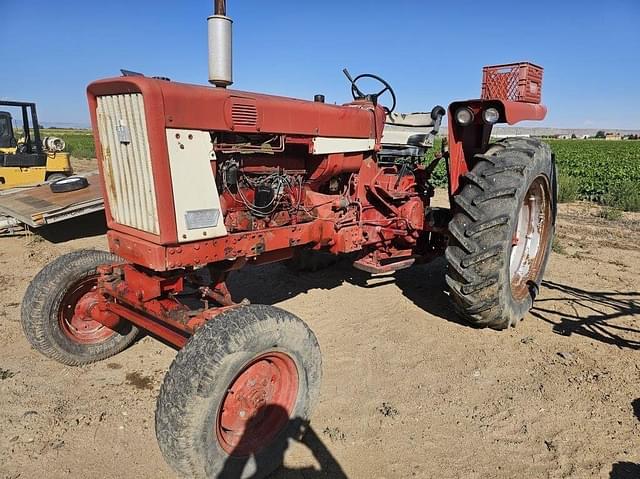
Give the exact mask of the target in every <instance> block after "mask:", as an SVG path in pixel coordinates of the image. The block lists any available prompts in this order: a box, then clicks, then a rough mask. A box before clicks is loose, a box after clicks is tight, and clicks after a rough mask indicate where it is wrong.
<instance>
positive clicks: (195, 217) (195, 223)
mask: <svg viewBox="0 0 640 479" xmlns="http://www.w3.org/2000/svg"><path fill="white" fill-rule="evenodd" d="M219 218H220V210H218V209H216V208H211V209H207V210H190V211H187V212H185V214H184V220H185V223H186V224H187V229H190V230H195V229H198V228H212V227H214V226H217V225H218V219H219Z"/></svg>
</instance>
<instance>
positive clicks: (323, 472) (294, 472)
mask: <svg viewBox="0 0 640 479" xmlns="http://www.w3.org/2000/svg"><path fill="white" fill-rule="evenodd" d="M273 415H284V417H287V415H288V413H287V412H286V410H285V409H284V408H282V407H281V406H278V405H273V404H271V405H267V406H264V407H262V408H261V409H260V410H259V411H258V413H257V414H256V415H255V416H254V418H253V419H250V420H249V421H248V422H247V425H246V429H245V431H251V430H252V429H253V428H254V427H255V426H253V424H252V422H255V423H256V426H259V424H260V420H261V419H260V418H262V417H269V416H271V417H273ZM293 442H298V443H300V444H302V445H304V446H305V447H306V448H307V449H309V451H310V452H311V454H312V455H313V457H314V459H315V461H316V463H317V464H318V465H319V466H320V468H319V469H318V468H316V467H313V466H305V467H301V468H291V467H287V466H284V465H282V464H283V461H284V456H285V453H286V451H287V449H288V448H289V446H290V445H291V444H292V443H293ZM254 446H255V437H254V436H253V435H252V434H250V433H249V432H247V433H245V435H243V436H242V437H241V438H240V440H239V441H238V443H237V444H236V446H235V450H234V451H237V454H234V452H232V453H231V455H230V456H229V457H228V458H227V460H226V461H225V463H224V466H223V468H222V470H221V471H220V473H219V474H218V476H217V477H218V478H220V479H240V478H242V477H249V478H252V477H265V475H266V474H269V473H270V472H271V471H273V470H274V468H275V467H277V465H280V466H279V467H278V468H277V469H276V470H275V471H274V472H273V473H271V474H270V475H268V476H267V477H269V478H270V479H293V478H294V477H295V478H298V477H304V478H305V479H319V478H335V479H347V475H346V474H345V472H344V470H343V469H342V466H340V464H339V463H338V461H337V460H336V459H335V458H334V457H333V455H332V454H331V452H330V451H329V449H327V447H326V446H325V445H324V443H323V442H322V440H321V439H320V437H318V434H316V432H315V431H314V430H313V428H312V427H311V426H310V425H309V423H308V421H304V420H302V419H300V418H293V419H289V422H288V423H287V425H286V433H285V436H284V437H280V438H278V439H276V440H275V441H274V443H273V444H272V445H271V446H270V447H269V448H267V449H264V450H262V451H261V452H258V453H257V454H250V455H245V454H244V453H241V451H243V450H245V451H246V450H247V449H251V448H252V447H254Z"/></svg>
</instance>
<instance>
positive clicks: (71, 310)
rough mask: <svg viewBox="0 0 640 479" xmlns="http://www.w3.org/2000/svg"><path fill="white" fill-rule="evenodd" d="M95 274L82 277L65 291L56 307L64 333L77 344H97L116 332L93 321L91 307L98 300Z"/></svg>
mask: <svg viewBox="0 0 640 479" xmlns="http://www.w3.org/2000/svg"><path fill="white" fill-rule="evenodd" d="M97 284H98V281H97V276H95V275H91V276H88V277H86V278H83V279H81V280H79V281H77V282H76V283H74V284H73V285H71V287H70V288H69V289H68V290H67V291H66V292H65V294H64V296H63V297H62V301H61V302H60V307H59V308H58V324H59V326H60V329H61V330H62V332H63V333H64V335H65V336H66V337H67V338H68V339H70V340H71V341H73V342H74V343H78V344H84V345H89V344H98V343H102V342H104V341H107V340H108V339H110V338H111V337H112V336H113V335H114V334H116V332H115V331H114V330H112V329H109V328H108V327H106V326H105V325H103V324H102V323H99V322H97V321H95V320H94V319H93V318H92V317H91V314H90V310H91V308H92V307H93V306H94V305H95V304H97V303H98V301H99V300H100V297H99V294H98V292H97Z"/></svg>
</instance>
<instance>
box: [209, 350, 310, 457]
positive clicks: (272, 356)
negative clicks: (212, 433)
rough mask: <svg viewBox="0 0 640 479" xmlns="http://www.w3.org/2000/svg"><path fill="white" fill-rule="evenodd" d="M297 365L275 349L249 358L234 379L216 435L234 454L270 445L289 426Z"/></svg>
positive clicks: (229, 388)
mask: <svg viewBox="0 0 640 479" xmlns="http://www.w3.org/2000/svg"><path fill="white" fill-rule="evenodd" d="M298 382H299V381H298V369H297V367H296V363H295V361H294V360H293V359H292V358H291V357H290V356H289V355H287V354H285V353H283V352H279V351H272V352H269V353H265V354H262V355H260V356H258V357H257V358H255V359H253V360H252V361H250V362H249V363H248V364H247V365H246V366H244V367H243V368H242V370H241V371H240V373H239V374H238V375H237V376H236V377H235V378H234V379H233V381H231V384H229V386H228V387H227V392H226V394H225V396H224V398H223V400H222V404H221V407H220V409H219V411H218V414H217V419H216V426H215V427H216V436H217V438H218V443H219V444H220V446H221V447H222V449H223V450H224V451H225V452H227V453H228V454H229V455H232V456H248V455H250V454H255V453H256V452H258V451H260V450H262V449H264V448H266V447H267V446H269V445H270V444H271V443H272V442H273V441H274V440H275V439H276V438H277V437H278V436H279V435H280V433H281V432H282V431H283V430H284V429H285V428H286V427H287V424H288V422H289V418H290V417H291V416H292V413H293V409H294V407H295V405H296V402H297V399H298Z"/></svg>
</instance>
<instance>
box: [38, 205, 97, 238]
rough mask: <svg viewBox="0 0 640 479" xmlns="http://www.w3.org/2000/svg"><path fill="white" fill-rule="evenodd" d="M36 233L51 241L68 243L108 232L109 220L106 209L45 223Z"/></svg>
mask: <svg viewBox="0 0 640 479" xmlns="http://www.w3.org/2000/svg"><path fill="white" fill-rule="evenodd" d="M35 233H36V234H38V235H40V236H41V237H42V238H44V239H45V240H47V241H49V242H51V243H66V242H67V241H71V240H76V239H80V238H92V237H95V236H102V235H105V234H106V233H107V221H106V219H105V216H104V211H96V212H95V213H90V214H88V215H84V216H79V217H76V218H71V219H70V220H66V221H63V222H61V223H53V224H50V225H45V226H42V227H40V228H38V229H37V230H35Z"/></svg>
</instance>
